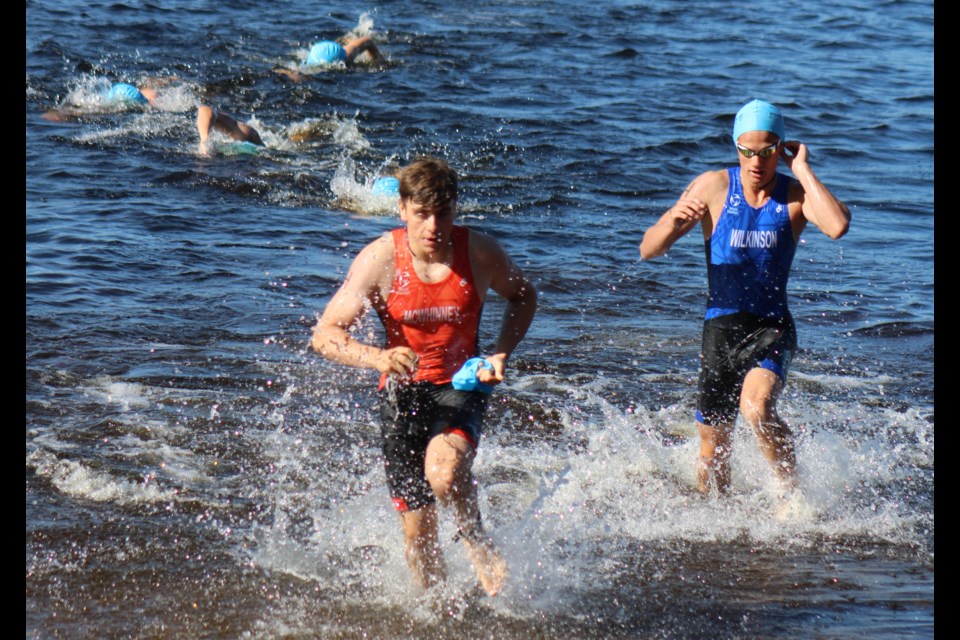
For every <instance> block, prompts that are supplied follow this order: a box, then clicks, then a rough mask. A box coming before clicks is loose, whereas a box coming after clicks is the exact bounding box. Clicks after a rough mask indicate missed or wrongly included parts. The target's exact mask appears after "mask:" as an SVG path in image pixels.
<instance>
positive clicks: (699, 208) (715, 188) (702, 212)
mask: <svg viewBox="0 0 960 640" xmlns="http://www.w3.org/2000/svg"><path fill="white" fill-rule="evenodd" d="M726 189H727V173H726V171H708V172H706V173H702V174H700V175H699V176H697V177H696V178H694V180H693V182H691V183H690V184H689V185H687V188H686V189H684V191H683V193H682V194H680V198H679V199H678V200H677V202H676V204H674V205H673V206H672V207H670V208H669V209H668V210H667V212H666V213H664V214H663V215H662V216H661V217H660V219H659V220H657V222H656V224H654V225H653V226H652V227H650V228H649V229H647V232H646V233H644V234H643V240H642V241H641V242H640V257H641V258H642V259H644V260H652V259H653V258H657V257H660V256H662V255H663V254H665V253H666V252H667V251H669V250H670V247H672V246H673V243H674V242H676V241H677V240H679V239H680V238H682V237H683V236H685V235H686V234H687V233H689V231H690V230H691V229H693V228H694V227H695V226H696V224H697V223H698V222H700V221H701V220H703V218H704V216H706V215H707V214H708V213H710V212H711V211H713V210H714V209H716V212H715V213H714V216H717V215H719V210H720V208H722V206H723V198H724V194H725V193H726ZM718 195H719V199H718ZM706 223H707V224H710V227H709V228H710V229H711V230H712V228H713V225H712V220H711V219H709V217H708V220H707V221H706ZM704 235H705V237H709V233H707V231H706V229H705V232H704Z"/></svg>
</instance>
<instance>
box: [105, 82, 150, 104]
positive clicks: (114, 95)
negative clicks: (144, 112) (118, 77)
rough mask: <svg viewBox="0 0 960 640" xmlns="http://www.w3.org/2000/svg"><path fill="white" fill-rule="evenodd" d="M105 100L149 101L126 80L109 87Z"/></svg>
mask: <svg viewBox="0 0 960 640" xmlns="http://www.w3.org/2000/svg"><path fill="white" fill-rule="evenodd" d="M107 100H109V101H110V102H128V103H135V104H149V103H150V101H149V100H147V98H146V96H144V95H143V94H142V93H140V90H139V89H137V88H136V87H135V86H133V85H132V84H127V83H126V82H118V83H116V84H115V85H113V86H112V87H110V92H109V93H108V94H107Z"/></svg>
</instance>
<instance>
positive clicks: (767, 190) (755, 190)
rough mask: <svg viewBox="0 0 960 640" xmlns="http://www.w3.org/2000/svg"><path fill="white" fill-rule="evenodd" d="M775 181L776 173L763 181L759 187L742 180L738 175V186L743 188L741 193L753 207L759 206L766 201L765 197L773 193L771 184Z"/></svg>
mask: <svg viewBox="0 0 960 640" xmlns="http://www.w3.org/2000/svg"><path fill="white" fill-rule="evenodd" d="M776 182H777V174H776V173H774V174H773V177H772V178H770V179H769V180H767V181H766V182H764V183H763V184H762V185H760V186H759V187H754V186H752V185H750V184H749V183H747V182H746V181H744V179H743V176H742V175H741V177H740V186H741V187H742V188H743V195H744V197H745V198H746V199H747V202H751V203H752V205H751V206H754V207H759V206H760V205H761V204H763V203H764V202H766V200H767V198H769V197H770V196H772V195H773V186H774V185H775V184H776Z"/></svg>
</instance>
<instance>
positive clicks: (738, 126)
mask: <svg viewBox="0 0 960 640" xmlns="http://www.w3.org/2000/svg"><path fill="white" fill-rule="evenodd" d="M748 131H769V132H770V133H772V134H774V135H775V136H777V137H778V138H780V142H783V140H784V133H783V114H782V113H780V109H777V108H776V107H775V106H773V105H772V104H770V103H769V102H764V101H763V100H756V99H754V100H751V101H750V102H748V103H747V104H745V105H743V108H742V109H740V111H738V112H737V117H736V118H735V119H734V121H733V141H734V142H736V141H737V140H739V139H740V136H742V135H743V134H745V133H746V132H748Z"/></svg>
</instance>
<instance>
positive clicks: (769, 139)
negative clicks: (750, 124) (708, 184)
mask: <svg viewBox="0 0 960 640" xmlns="http://www.w3.org/2000/svg"><path fill="white" fill-rule="evenodd" d="M747 155H751V156H752V157H750V158H748V157H747ZM737 156H738V157H739V158H740V179H741V180H742V181H743V183H744V184H748V185H750V186H751V187H753V188H754V189H759V188H761V187H765V186H767V185H768V184H769V183H770V182H771V181H772V180H773V179H774V177H776V174H777V161H778V160H779V158H780V138H778V137H777V135H776V134H775V133H771V132H769V131H747V132H746V133H744V134H743V135H741V136H740V138H739V139H738V140H737ZM763 156H766V157H763Z"/></svg>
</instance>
